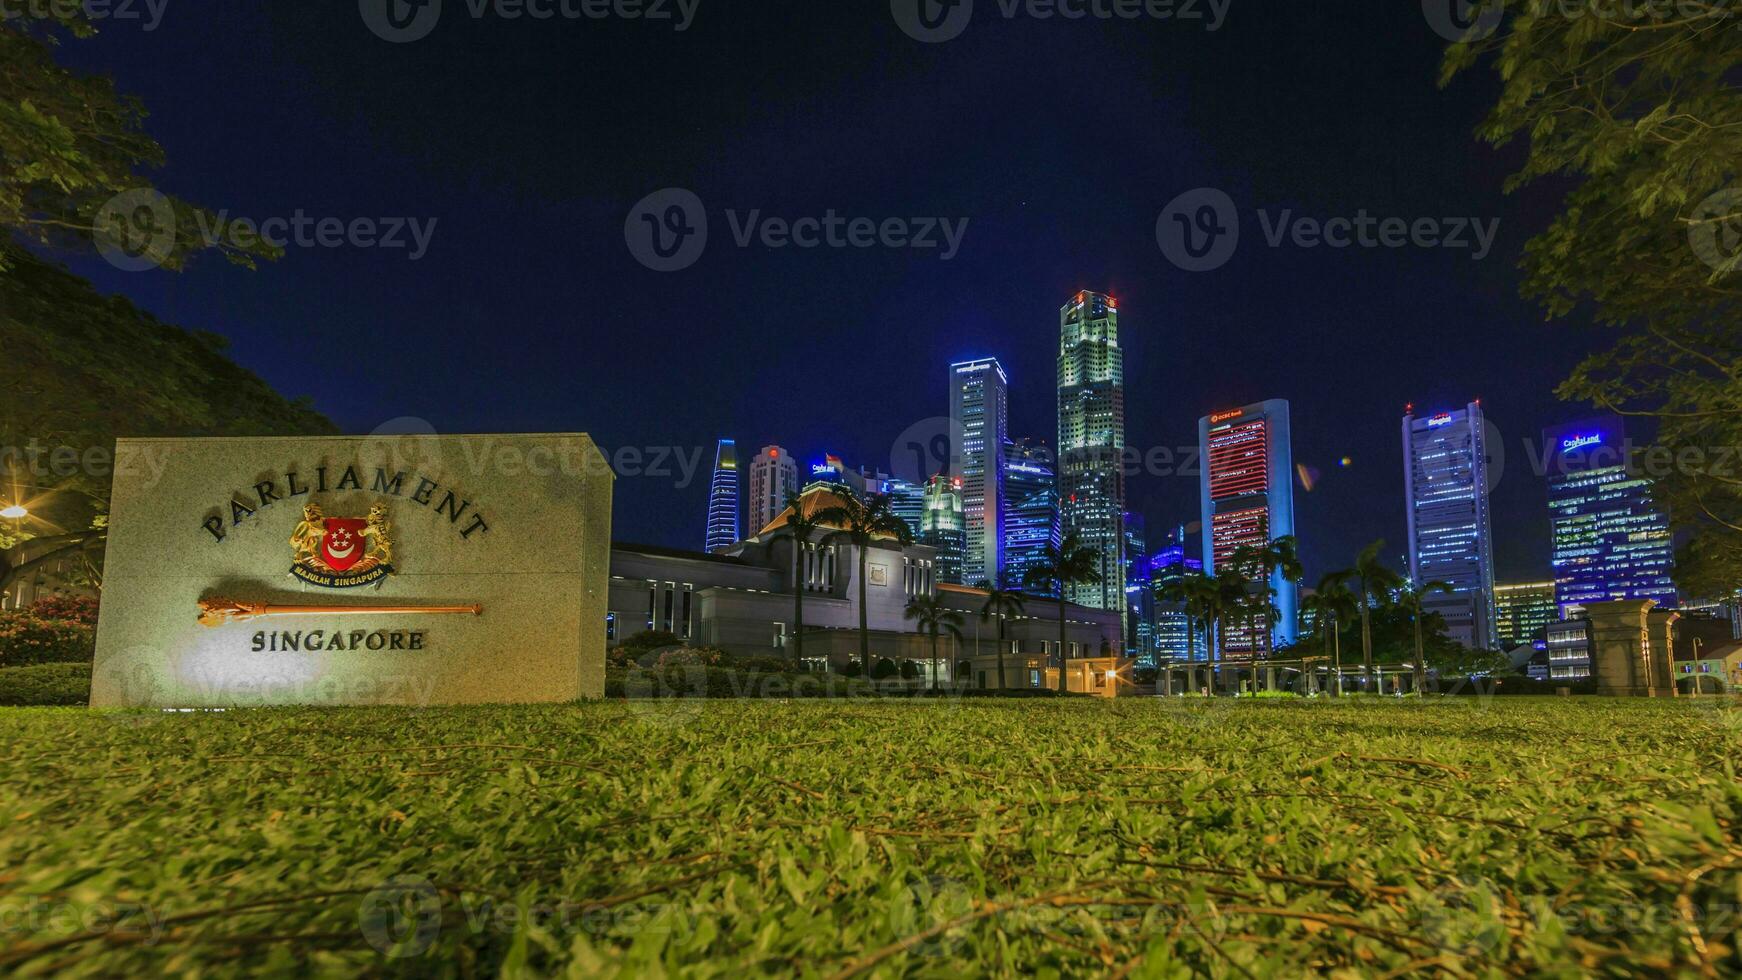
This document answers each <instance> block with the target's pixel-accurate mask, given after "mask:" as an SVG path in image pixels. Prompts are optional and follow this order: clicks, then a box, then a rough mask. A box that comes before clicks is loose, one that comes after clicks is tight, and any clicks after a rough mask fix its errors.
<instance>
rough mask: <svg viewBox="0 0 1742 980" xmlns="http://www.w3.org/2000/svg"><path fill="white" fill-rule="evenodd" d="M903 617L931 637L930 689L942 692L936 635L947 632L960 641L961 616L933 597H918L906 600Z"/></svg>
mask: <svg viewBox="0 0 1742 980" xmlns="http://www.w3.org/2000/svg"><path fill="white" fill-rule="evenodd" d="M903 615H905V616H906V617H907V618H908V619H911V620H914V621H915V622H916V623H917V624H918V626H919V631H920V632H921V633H925V634H927V635H929V636H930V637H931V683H932V689H933V690H942V688H943V677H942V674H941V672H940V671H939V670H938V634H939V633H940V632H947V633H949V634H950V635H951V636H953V637H955V638H956V640H957V641H958V642H959V641H960V640H961V639H962V614H961V613H959V612H956V611H955V610H954V609H950V608H948V607H947V606H945V605H944V604H943V603H941V602H939V601H938V600H937V598H936V597H935V596H929V595H918V596H914V597H913V598H912V599H909V600H907V609H906V610H905V612H904V613H903Z"/></svg>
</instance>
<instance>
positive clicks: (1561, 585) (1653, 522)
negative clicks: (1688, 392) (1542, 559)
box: [1543, 415, 1676, 616]
mask: <svg viewBox="0 0 1742 980" xmlns="http://www.w3.org/2000/svg"><path fill="white" fill-rule="evenodd" d="M1543 438H1544V444H1545V446H1546V449H1547V453H1548V456H1547V462H1548V508H1549V516H1550V520H1551V522H1552V524H1553V529H1554V575H1555V604H1556V605H1557V606H1558V607H1559V609H1560V613H1561V615H1562V616H1567V615H1569V609H1576V608H1579V607H1583V606H1584V605H1585V604H1586V603H1591V602H1605V601H1609V600H1617V599H1654V600H1656V601H1657V603H1658V605H1659V606H1663V607H1674V606H1675V605H1676V591H1675V583H1674V582H1673V581H1672V580H1671V578H1670V574H1671V571H1672V569H1673V567H1674V561H1675V553H1674V546H1673V543H1672V541H1671V536H1670V530H1669V519H1668V517H1667V516H1665V514H1664V513H1663V511H1661V510H1659V509H1658V507H1657V506H1656V503H1655V501H1654V500H1653V497H1652V488H1651V481H1650V480H1649V479H1647V478H1646V477H1644V476H1641V475H1639V474H1637V473H1635V472H1633V470H1632V468H1631V467H1630V466H1629V461H1628V459H1627V452H1628V444H1627V435H1626V431H1625V429H1624V427H1623V423H1622V421H1621V419H1620V418H1619V417H1618V416H1613V415H1611V416H1601V417H1597V418H1592V419H1586V420H1584V421H1581V422H1575V423H1572V424H1570V425H1563V426H1557V427H1555V428H1552V429H1547V430H1545V431H1544V432H1543Z"/></svg>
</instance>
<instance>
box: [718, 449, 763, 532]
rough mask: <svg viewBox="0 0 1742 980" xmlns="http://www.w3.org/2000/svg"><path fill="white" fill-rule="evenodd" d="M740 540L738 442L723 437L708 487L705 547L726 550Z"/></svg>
mask: <svg viewBox="0 0 1742 980" xmlns="http://www.w3.org/2000/svg"><path fill="white" fill-rule="evenodd" d="M759 530H760V529H759ZM737 543H738V444H737V443H735V442H733V441H732V440H731V439H721V440H720V444H719V445H718V446H716V447H715V448H714V480H713V482H712V483H711V484H710V485H709V487H708V541H707V546H706V548H705V550H707V551H710V552H719V551H725V550H726V549H727V548H730V547H732V546H733V545H735V544H737Z"/></svg>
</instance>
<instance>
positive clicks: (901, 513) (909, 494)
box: [872, 477, 926, 541]
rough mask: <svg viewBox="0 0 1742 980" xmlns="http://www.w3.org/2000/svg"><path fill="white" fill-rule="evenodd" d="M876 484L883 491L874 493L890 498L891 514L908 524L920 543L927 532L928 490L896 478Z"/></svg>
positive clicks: (886, 479) (876, 481)
mask: <svg viewBox="0 0 1742 980" xmlns="http://www.w3.org/2000/svg"><path fill="white" fill-rule="evenodd" d="M874 482H875V483H876V484H877V485H879V486H880V487H881V489H879V490H874V491H872V492H873V493H881V494H883V495H884V496H886V497H888V498H889V512H890V513H892V514H894V515H895V516H896V517H899V518H901V519H902V520H903V521H904V522H906V524H907V528H908V530H910V531H912V532H913V538H914V540H915V541H918V540H919V536H920V535H921V534H922V533H924V531H925V509H926V488H925V487H922V486H920V485H918V484H916V483H909V482H907V481H906V480H901V479H897V478H895V477H888V478H884V479H879V480H875V481H874Z"/></svg>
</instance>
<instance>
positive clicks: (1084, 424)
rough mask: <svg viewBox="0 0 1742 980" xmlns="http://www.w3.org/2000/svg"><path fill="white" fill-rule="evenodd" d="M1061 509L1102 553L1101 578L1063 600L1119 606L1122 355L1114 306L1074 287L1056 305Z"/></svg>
mask: <svg viewBox="0 0 1742 980" xmlns="http://www.w3.org/2000/svg"><path fill="white" fill-rule="evenodd" d="M1058 368H1059V371H1058V395H1059V416H1058V424H1059V438H1058V473H1059V510H1060V511H1061V513H1062V515H1063V520H1064V531H1065V533H1066V534H1076V535H1077V536H1078V538H1079V539H1080V540H1081V541H1082V543H1083V544H1084V545H1085V546H1087V547H1090V548H1094V549H1095V550H1097V551H1098V552H1100V555H1101V565H1100V568H1099V569H1098V571H1099V572H1100V573H1101V581H1100V582H1098V583H1093V584H1089V583H1084V584H1078V585H1073V586H1072V587H1071V589H1070V594H1069V596H1068V598H1069V599H1070V600H1071V601H1072V602H1075V603H1078V604H1080V605H1084V606H1089V607H1091V608H1094V609H1114V610H1118V612H1119V616H1120V619H1121V621H1129V618H1130V612H1129V610H1127V608H1126V603H1125V532H1124V528H1123V524H1124V516H1125V470H1124V466H1125V461H1124V458H1123V455H1124V452H1125V352H1124V351H1123V350H1121V349H1120V347H1119V304H1118V302H1117V301H1115V300H1114V299H1113V297H1111V296H1107V295H1105V294H1102V293H1092V292H1087V291H1084V292H1080V293H1077V294H1076V295H1075V296H1073V297H1071V300H1070V302H1068V303H1066V304H1065V305H1064V307H1063V308H1061V309H1060V310H1059V360H1058Z"/></svg>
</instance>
